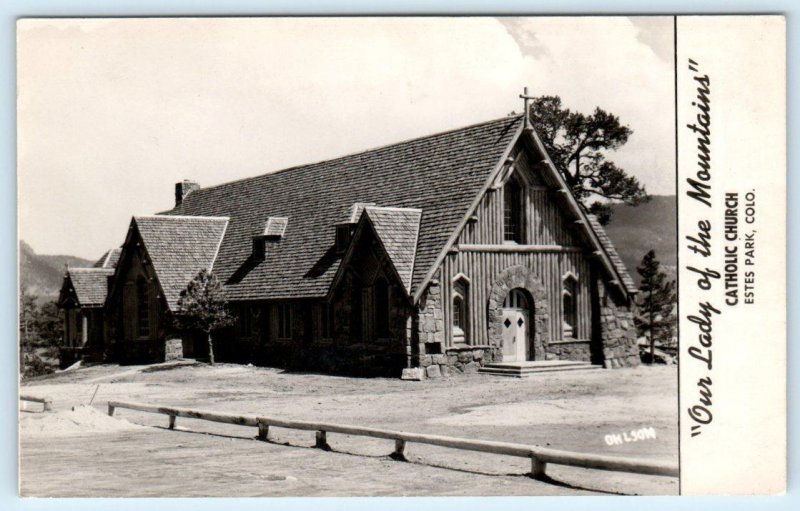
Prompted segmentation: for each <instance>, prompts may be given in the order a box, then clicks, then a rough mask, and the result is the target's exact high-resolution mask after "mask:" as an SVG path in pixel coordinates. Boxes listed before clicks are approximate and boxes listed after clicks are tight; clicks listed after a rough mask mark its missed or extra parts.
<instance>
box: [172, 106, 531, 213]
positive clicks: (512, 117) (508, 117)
mask: <svg viewBox="0 0 800 511" xmlns="http://www.w3.org/2000/svg"><path fill="white" fill-rule="evenodd" d="M520 119H522V114H516V115H506V116H504V117H497V118H494V119H490V120H488V121H483V122H477V123H474V124H468V125H466V126H460V127H458V128H452V129H449V130H445V131H437V132H436V133H429V134H428V135H421V136H418V137H412V138H408V139H405V140H400V141H398V142H391V143H388V144H383V145H379V146H375V147H371V148H369V149H364V150H361V151H356V152H353V153H347V154H343V155H341V156H335V157H333V158H328V159H325V160H317V161H313V162H308V163H300V164H298V165H293V166H291V167H286V168H283V169H278V170H274V171H272V172H265V173H263V174H257V175H255V176H250V177H243V178H240V179H234V180H233V181H226V182H224V183H219V184H216V185H212V186H207V187H201V188H199V189H197V190H194V191H193V192H192V193H198V192H205V191H208V190H213V189H215V188H220V187H222V186H228V185H231V184H234V183H241V182H243V181H249V180H251V179H258V178H262V177H266V176H274V175H276V174H282V173H284V172H289V171H292V170H297V169H301V168H305V167H311V166H313V165H321V164H323V163H333V162H335V161H337V160H343V159H345V158H352V157H353V156H359V155H362V154H367V153H371V152H375V151H380V150H382V149H388V148H390V147H394V146H399V145H403V144H408V143H411V142H416V141H419V140H424V139H427V138H433V137H438V136H442V135H448V134H450V133H454V132H456V131H461V130H468V129H472V128H477V127H478V126H484V125H486V124H493V123H496V122H500V121H504V120H514V121H519V120H520ZM174 209H175V208H173V209H170V210H167V211H173V210H174ZM165 216H178V215H165Z"/></svg>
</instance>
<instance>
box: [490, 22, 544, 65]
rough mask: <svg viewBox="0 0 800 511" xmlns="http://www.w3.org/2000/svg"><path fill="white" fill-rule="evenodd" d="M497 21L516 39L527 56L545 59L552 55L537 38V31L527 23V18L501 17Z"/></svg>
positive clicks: (520, 49)
mask: <svg viewBox="0 0 800 511" xmlns="http://www.w3.org/2000/svg"><path fill="white" fill-rule="evenodd" d="M497 20H498V21H499V22H500V23H501V24H502V25H503V27H505V29H506V31H507V32H508V34H509V35H510V36H511V37H513V38H514V41H515V42H516V43H517V46H519V51H520V52H521V53H522V54H523V55H526V56H530V57H534V58H544V57H547V56H549V55H550V52H549V51H548V49H547V46H545V45H544V44H542V42H541V41H540V40H539V39H538V38H537V37H536V30H535V28H534V27H532V26H530V23H527V22H526V18H516V17H514V18H511V17H501V18H497Z"/></svg>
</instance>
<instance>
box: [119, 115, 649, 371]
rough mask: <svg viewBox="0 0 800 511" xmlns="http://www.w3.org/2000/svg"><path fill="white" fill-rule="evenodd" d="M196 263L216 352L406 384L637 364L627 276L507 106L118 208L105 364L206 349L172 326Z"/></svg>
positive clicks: (182, 186) (220, 356)
mask: <svg viewBox="0 0 800 511" xmlns="http://www.w3.org/2000/svg"><path fill="white" fill-rule="evenodd" d="M201 269H207V270H210V271H212V272H213V274H214V275H216V277H217V278H218V279H219V280H220V282H222V284H223V286H224V294H225V297H226V299H227V300H228V301H229V306H230V308H231V311H232V312H233V314H234V315H235V316H236V318H237V322H236V325H235V326H234V327H230V328H226V329H224V330H221V331H219V332H215V333H214V334H213V338H214V347H215V355H216V359H217V360H218V361H231V362H241V363H249V362H252V363H254V364H262V365H271V366H278V367H286V368H288V369H298V370H312V371H323V372H334V373H348V374H358V375H386V376H401V375H404V377H407V378H425V377H431V378H433V377H438V376H442V375H448V376H449V375H457V374H461V373H469V372H478V371H482V372H490V373H492V372H493V373H495V374H510V375H520V374H523V373H524V372H525V368H526V367H540V368H547V367H553V368H557V367H559V366H565V367H579V366H580V367H583V366H587V367H606V368H616V367H622V366H630V365H635V364H638V361H639V354H638V347H637V345H636V334H635V327H634V323H633V307H634V299H633V297H634V294H635V293H636V286H635V285H634V283H633V281H632V279H631V278H630V276H629V274H628V272H627V270H626V269H625V267H624V265H623V263H622V261H621V260H620V258H619V256H618V254H617V252H616V250H615V249H614V247H613V246H612V244H611V242H610V240H609V238H608V237H607V236H606V234H605V232H604V231H603V228H602V226H601V225H600V224H599V223H598V221H597V220H596V218H594V217H593V216H591V215H589V214H587V212H586V211H585V210H584V209H583V207H582V206H581V205H580V204H579V203H578V201H577V200H576V198H575V197H574V196H573V194H572V193H571V191H570V188H569V186H568V185H567V184H566V182H565V180H564V178H563V177H562V176H561V174H560V173H559V172H558V171H557V170H556V168H555V166H554V164H553V162H552V161H551V160H550V157H549V155H548V154H547V152H546V151H545V148H544V146H543V144H542V142H541V140H540V139H539V137H538V136H537V134H536V132H535V130H534V129H533V128H532V127H531V125H530V123H529V122H528V120H527V119H526V118H525V117H524V116H510V117H505V118H501V119H497V120H492V121H489V122H484V123H481V124H476V125H472V126H467V127H464V128H459V129H454V130H451V131H447V132H444V133H438V134H435V135H430V136H425V137H422V138H417V139H414V140H409V141H405V142H401V143H397V144H392V145H388V146H384V147H380V148H377V149H372V150H369V151H364V152H360V153H356V154H352V155H349V156H345V157H342V158H337V159H334V160H329V161H323V162H319V163H313V164H310V165H302V166H298V167H293V168H289V169H286V170H282V171H278V172H273V173H270V174H265V175H261V176H256V177H252V178H248V179H242V180H239V181H234V182H230V183H226V184H221V185H217V186H212V187H208V188H201V187H200V186H199V185H197V184H196V183H194V182H191V181H184V182H181V183H178V184H177V185H176V188H175V205H174V207H173V208H172V209H170V210H168V211H165V212H162V213H160V214H157V215H151V216H135V217H133V218H132V220H131V222H130V225H129V229H128V232H127V236H126V239H125V242H124V244H123V246H122V251H121V254H120V255H119V262H118V264H117V265H116V267H115V269H114V271H113V276H112V277H111V278H110V279H109V287H108V296H107V298H106V300H105V303H104V309H105V318H106V321H107V322H108V327H107V337H106V338H105V341H104V342H105V343H106V345H107V346H106V352H107V353H110V354H111V355H110V356H111V357H112V358H114V359H116V360H119V361H121V362H127V363H145V362H156V361H160V360H163V359H164V357H165V356H166V355H165V354H166V353H167V352H169V351H170V350H171V349H174V347H170V344H169V343H173V346H174V343H178V345H179V348H180V349H181V350H182V353H183V356H187V357H197V358H202V357H204V356H206V355H207V351H204V350H206V349H207V348H206V347H205V340H204V337H203V336H202V335H199V334H197V333H196V332H185V331H179V330H177V328H176V327H175V322H174V318H175V317H176V316H178V315H180V313H181V311H180V310H179V306H178V297H179V296H180V292H181V291H182V290H183V289H185V287H186V285H187V284H188V282H189V281H190V280H191V279H192V277H193V276H195V275H196V274H197V273H198V272H199V271H200V270H201Z"/></svg>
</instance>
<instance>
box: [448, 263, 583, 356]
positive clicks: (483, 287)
mask: <svg viewBox="0 0 800 511" xmlns="http://www.w3.org/2000/svg"><path fill="white" fill-rule="evenodd" d="M516 265H522V266H526V267H528V268H530V269H532V270H533V272H534V274H535V275H537V276H539V278H540V280H541V281H542V284H543V285H544V286H545V291H546V292H547V297H548V302H549V307H550V323H549V329H550V338H549V339H547V341H548V342H550V341H559V340H562V337H563V331H562V330H563V325H562V320H563V315H562V310H561V307H562V303H561V292H562V287H561V285H562V284H561V281H562V277H563V276H564V275H565V274H567V273H568V272H571V273H573V274H574V275H575V276H576V277H577V278H578V295H577V316H578V325H577V332H576V333H575V337H576V339H580V340H588V339H590V338H591V335H592V324H591V319H592V305H591V298H590V297H591V281H592V278H591V263H590V261H589V259H588V258H587V257H586V256H585V255H584V254H581V253H563V252H555V253H545V252H542V253H487V252H460V253H455V254H449V255H448V256H447V257H446V258H445V260H444V262H443V264H442V273H441V285H442V308H443V315H444V318H445V321H444V324H445V339H446V340H447V341H446V342H447V344H448V345H450V344H451V341H452V310H451V309H452V300H453V297H452V282H453V279H454V278H455V277H456V276H457V275H459V274H463V275H465V276H466V277H467V278H468V279H469V283H470V285H469V318H468V325H469V329H468V331H469V332H470V339H469V344H475V345H481V344H488V342H489V338H488V335H487V333H488V328H489V325H488V323H487V311H488V305H489V293H490V292H491V289H492V285H493V284H494V281H495V278H496V277H497V275H499V274H500V272H502V271H503V270H505V269H506V268H508V267H510V266H516Z"/></svg>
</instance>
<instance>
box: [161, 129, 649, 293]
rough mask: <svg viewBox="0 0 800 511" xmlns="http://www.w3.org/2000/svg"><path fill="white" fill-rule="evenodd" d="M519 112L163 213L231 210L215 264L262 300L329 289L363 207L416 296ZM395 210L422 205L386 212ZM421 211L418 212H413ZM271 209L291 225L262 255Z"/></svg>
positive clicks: (603, 245)
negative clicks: (346, 232)
mask: <svg viewBox="0 0 800 511" xmlns="http://www.w3.org/2000/svg"><path fill="white" fill-rule="evenodd" d="M521 121H522V118H521V116H513V117H505V118H502V119H497V120H493V121H489V122H485V123H482V124H477V125H473V126H468V127H465V128H460V129H456V130H452V131H447V132H444V133H438V134H435V135H430V136H427V137H422V138H418V139H414V140H409V141H406V142H401V143H398V144H393V145H389V146H385V147H380V148H377V149H373V150H370V151H365V152H361V153H357V154H353V155H349V156H345V157H342V158H337V159H334V160H328V161H323V162H319V163H314V164H310V165H303V166H299V167H293V168H290V169H286V170H282V171H278V172H274V173H271V174H265V175H261V176H257V177H253V178H249V179H243V180H239V181H234V182H231V183H226V184H222V185H218V186H213V187H209V188H202V189H199V190H196V191H194V192H192V193H191V194H190V195H189V196H187V197H186V198H184V199H183V202H182V203H181V204H180V205H179V206H177V207H176V208H174V209H172V210H170V211H167V212H164V213H163V214H162V215H164V216H171V215H184V216H185V215H188V216H205V217H227V218H230V222H229V224H228V227H227V231H226V232H225V234H224V237H223V239H222V243H221V245H220V247H219V252H218V255H217V257H216V260H215V262H214V272H215V273H216V275H217V277H218V278H220V279H221V280H222V282H223V283H224V284H225V290H226V294H227V296H228V298H229V299H231V300H264V299H286V298H321V297H324V296H325V295H326V294H327V292H328V290H329V288H330V285H331V282H332V280H333V278H334V276H335V275H336V273H337V270H338V268H339V265H340V263H341V255H339V254H337V252H336V250H335V247H334V242H335V226H336V225H337V224H341V223H342V221H343V219H348V218H349V221H350V222H355V221H356V220H357V219H358V217H360V216H361V211H362V210H365V211H367V216H368V217H369V219H370V221H372V222H373V224H374V225H375V228H376V231H377V232H378V234H379V237H380V238H381V240H382V241H383V242H384V244H387V245H388V246H387V247H386V248H387V251H391V252H393V253H392V255H391V257H392V260H393V262H394V263H395V265H396V267H397V269H398V272H399V273H400V274H401V279H402V280H403V282H404V284H405V286H406V290H407V291H408V292H409V294H410V295H414V294H415V293H417V292H418V291H419V290H420V288H421V286H422V285H423V284H424V281H425V279H426V278H427V277H428V273H429V271H430V270H431V269H432V267H433V265H434V263H435V262H436V260H437V257H440V255H441V254H443V253H444V249H445V248H446V246H447V243H448V242H449V241H450V239H451V237H452V236H453V234H454V232H455V231H456V229H457V228H458V226H459V224H460V223H461V222H462V221H464V219H465V218H466V215H467V213H468V212H469V210H470V208H471V206H472V204H473V201H474V200H475V198H476V197H477V196H478V195H479V193H480V192H481V191H482V190H483V188H484V187H485V186H486V185H487V183H488V180H489V179H490V178H491V177H492V171H493V170H495V169H496V168H498V167H497V166H498V164H499V163H500V160H501V158H502V157H503V156H504V155H505V154H506V153H507V151H508V150H510V147H511V143H512V142H513V141H514V140H516V136H517V135H518V134H520V133H523V131H522V129H521V128H522V127H521V124H522V122H521ZM530 133H531V134H532V135H533V138H532V140H535V143H537V144H539V145H540V146H541V142H540V141H539V139H538V137H536V135H535V133H534V132H533V131H530ZM551 167H552V165H550V166H548V167H547V168H548V169H551ZM551 171H552V173H553V174H554V176H553V179H554V181H553V182H554V183H555V185H557V186H559V187H561V188H562V189H568V187H567V185H566V184H565V183H564V182H563V178H562V177H561V176H560V175H558V172H557V171H555V170H553V169H551ZM567 202H568V203H569V204H568V205H569V207H571V208H573V209H575V212H576V214H578V215H579V216H584V215H585V214H586V212H585V211H584V210H583V208H581V207H580V206H579V205H578V204H577V201H575V200H574V198H571V196H570V200H568V201H567ZM392 209H395V210H416V211H421V213H414V214H413V215H411V214H408V213H407V214H404V215H400V214H391V213H388V211H391V210H392ZM417 214H419V215H420V217H419V218H418V219H415V218H412V216H415V215H417ZM271 217H272V218H288V219H289V221H288V225H286V229H285V231H284V232H283V236H282V237H281V238H280V239H279V240H277V239H275V240H273V241H272V242H270V243H269V244H268V245H267V247H266V250H265V254H264V257H263V258H262V257H260V256H259V257H253V256H252V246H253V245H252V239H253V237H254V236H263V234H264V226H265V225H267V222H268V220H269V219H270V218H271ZM162 218H163V216H162ZM415 225H416V232H413V231H414V226H415ZM589 226H590V227H591V229H590V230H591V231H593V233H594V234H588V235H587V236H588V237H587V240H588V241H589V242H591V243H592V244H593V245H595V250H600V251H602V253H604V254H605V256H607V258H606V257H605V256H604V258H603V264H605V265H606V266H607V268H608V269H609V271H610V272H612V273H613V274H616V275H618V276H619V280H620V281H621V284H622V285H623V287H624V288H625V289H626V290H627V292H635V285H634V284H633V281H632V279H631V278H630V276H629V275H628V272H627V270H626V269H625V266H624V264H623V263H622V261H621V259H620V258H619V256H618V255H617V252H616V250H614V247H613V246H612V244H611V241H610V240H609V239H608V236H606V235H605V231H604V230H603V229H602V226H600V224H599V223H598V222H597V221H596V219H594V220H590V221H589ZM412 237H413V238H414V239H416V243H415V248H416V250H414V246H404V245H405V244H406V243H413V242H412V241H411V240H412ZM165 243H167V242H166V241H165ZM154 261H155V257H154ZM187 271H188V268H187ZM194 271H197V269H195V270H194ZM183 285H185V282H184V283H183Z"/></svg>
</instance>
